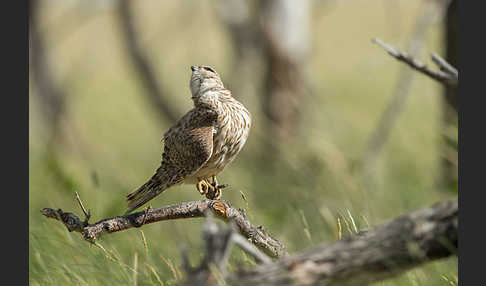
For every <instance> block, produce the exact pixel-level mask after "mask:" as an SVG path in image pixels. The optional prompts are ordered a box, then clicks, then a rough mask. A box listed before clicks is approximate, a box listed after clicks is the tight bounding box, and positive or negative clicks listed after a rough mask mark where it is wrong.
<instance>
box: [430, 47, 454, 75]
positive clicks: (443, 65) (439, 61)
mask: <svg viewBox="0 0 486 286" xmlns="http://www.w3.org/2000/svg"><path fill="white" fill-rule="evenodd" d="M431 56H432V61H434V63H435V64H436V65H438V66H439V69H440V70H441V71H443V72H445V73H448V74H450V75H452V76H454V77H455V79H456V80H457V81H459V72H458V71H457V69H456V68H454V67H453V66H452V65H451V64H449V63H448V62H447V61H446V60H444V59H443V58H441V57H440V56H439V55H438V54H435V53H432V54H431Z"/></svg>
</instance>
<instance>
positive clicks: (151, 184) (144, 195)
mask: <svg viewBox="0 0 486 286" xmlns="http://www.w3.org/2000/svg"><path fill="white" fill-rule="evenodd" d="M165 189H166V185H165V184H161V182H160V181H159V180H154V178H152V179H150V180H149V181H148V182H146V183H145V184H143V185H142V186H141V187H140V188H138V189H136V190H135V191H133V192H131V193H130V194H128V195H127V202H128V210H127V211H126V212H125V214H128V213H130V212H132V211H133V210H135V209H137V208H139V207H141V206H142V205H144V204H145V203H147V202H148V201H150V200H151V199H153V198H155V197H156V196H157V195H158V194H160V193H162V192H163V191H164V190H165Z"/></svg>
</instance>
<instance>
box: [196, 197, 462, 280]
mask: <svg viewBox="0 0 486 286" xmlns="http://www.w3.org/2000/svg"><path fill="white" fill-rule="evenodd" d="M457 242H458V202H457V200H451V201H445V202H441V203H437V204H435V205H434V206H432V207H430V208H425V209H422V210H418V211H414V212H411V213H408V214H405V215H402V216H400V217H398V218H396V219H394V220H392V221H390V222H388V223H385V224H383V225H381V226H378V227H375V228H373V229H370V230H368V231H366V232H364V233H361V234H360V235H359V236H351V237H346V238H343V239H341V240H339V241H337V242H335V243H331V244H321V245H318V246H316V247H313V248H310V249H307V250H304V251H302V252H300V253H297V254H295V255H291V256H285V257H282V258H280V259H279V260H278V261H276V262H274V263H270V264H262V265H259V266H256V267H255V268H253V269H250V270H241V271H238V272H235V273H233V274H232V275H230V276H229V277H228V278H227V279H226V281H225V285H255V286H259V285H268V286H272V285H279V286H286V285H340V286H349V285H360V286H363V285H367V284H370V283H373V282H376V281H380V280H384V279H387V278H390V277H393V276H396V275H399V274H400V273H403V272H405V271H407V270H410V269H412V268H414V267H417V266H419V265H422V264H423V263H426V262H430V261H433V260H437V259H441V258H445V257H449V256H451V255H457V245H458V244H457ZM207 277H208V279H207V280H206V281H205V283H202V284H198V285H218V284H217V281H215V279H210V276H207ZM189 279H190V277H189Z"/></svg>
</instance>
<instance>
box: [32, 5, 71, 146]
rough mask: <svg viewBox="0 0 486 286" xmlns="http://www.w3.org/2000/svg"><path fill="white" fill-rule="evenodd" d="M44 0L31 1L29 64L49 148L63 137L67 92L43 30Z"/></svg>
mask: <svg viewBox="0 0 486 286" xmlns="http://www.w3.org/2000/svg"><path fill="white" fill-rule="evenodd" d="M40 17H41V1H29V62H30V63H29V65H30V72H31V76H32V81H33V83H34V87H35V89H36V92H35V93H34V95H36V96H37V99H38V101H39V105H40V108H41V110H42V115H43V117H44V118H45V122H46V125H47V128H48V130H49V131H48V132H49V133H50V134H49V138H50V139H49V142H48V149H49V148H50V147H51V145H52V144H53V142H54V141H56V140H58V139H59V136H60V134H59V133H60V121H61V117H62V115H63V114H64V113H65V109H66V108H65V105H66V104H65V98H66V92H65V91H64V89H63V88H61V87H60V85H59V84H58V80H57V79H56V78H55V76H54V74H53V73H52V68H51V66H50V64H49V61H48V54H47V52H46V48H45V41H44V37H43V35H42V33H41V31H40V30H41V29H40V26H41V25H40Z"/></svg>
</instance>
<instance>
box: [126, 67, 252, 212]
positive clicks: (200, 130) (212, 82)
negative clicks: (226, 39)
mask: <svg viewBox="0 0 486 286" xmlns="http://www.w3.org/2000/svg"><path fill="white" fill-rule="evenodd" d="M191 70H192V75H191V80H190V89H191V94H192V97H191V98H192V100H193V102H194V108H192V109H191V110H190V111H188V112H187V113H186V114H185V115H184V116H182V117H181V118H180V119H179V120H178V121H177V122H176V123H175V125H174V126H172V127H171V128H170V129H169V130H168V131H167V132H165V134H164V135H163V137H162V141H164V152H163V154H162V163H161V165H160V167H159V168H158V169H157V171H156V173H155V174H154V175H153V176H152V177H151V178H150V179H149V180H148V181H147V182H146V183H145V184H143V185H142V186H141V187H139V188H138V189H137V190H135V191H133V192H132V193H130V194H128V195H127V202H128V210H127V212H126V213H130V212H132V211H133V210H135V209H137V208H138V207H140V206H142V205H144V204H145V203H147V202H148V201H150V200H151V199H153V198H154V197H155V196H157V195H159V194H160V193H162V192H163V191H165V190H166V189H168V188H169V187H171V186H174V185H177V184H182V183H186V184H195V185H196V188H197V190H198V191H199V193H200V194H201V195H205V196H206V197H207V198H209V199H220V198H221V189H222V188H224V187H226V185H219V184H218V183H217V180H216V175H218V174H219V173H220V172H221V171H223V169H224V168H225V167H226V166H227V165H228V164H229V163H231V162H232V161H233V160H234V159H235V157H236V155H238V153H239V152H240V150H241V148H242V147H243V145H244V144H245V142H246V139H247V138H248V134H249V132H250V127H251V114H250V112H249V111H248V110H247V109H246V108H245V106H243V104H241V103H240V102H239V101H237V100H236V99H235V98H233V96H232V95H231V92H230V91H229V90H228V89H226V88H225V87H224V85H223V82H222V81H221V78H220V76H219V75H218V73H217V72H216V71H215V70H214V69H213V68H211V67H209V66H191ZM210 179H211V182H210Z"/></svg>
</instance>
